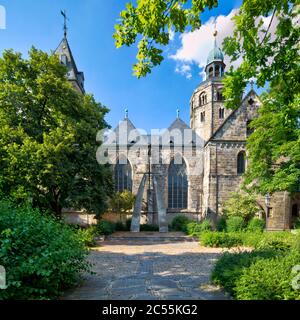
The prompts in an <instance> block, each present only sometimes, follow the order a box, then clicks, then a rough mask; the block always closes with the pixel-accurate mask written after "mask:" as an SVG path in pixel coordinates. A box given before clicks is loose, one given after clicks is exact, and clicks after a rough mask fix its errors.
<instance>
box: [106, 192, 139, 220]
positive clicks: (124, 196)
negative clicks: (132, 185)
mask: <svg viewBox="0 0 300 320" xmlns="http://www.w3.org/2000/svg"><path fill="white" fill-rule="evenodd" d="M134 202H135V195H134V194H133V193H132V192H130V191H128V190H124V191H122V192H116V193H115V194H114V195H113V197H112V198H111V200H110V209H111V210H112V211H113V212H118V213H122V214H123V213H127V212H128V211H130V210H132V208H133V205H134Z"/></svg>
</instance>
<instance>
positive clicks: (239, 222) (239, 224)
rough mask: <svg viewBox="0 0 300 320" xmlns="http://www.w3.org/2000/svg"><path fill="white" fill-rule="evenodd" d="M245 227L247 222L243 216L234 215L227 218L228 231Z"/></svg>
mask: <svg viewBox="0 0 300 320" xmlns="http://www.w3.org/2000/svg"><path fill="white" fill-rule="evenodd" d="M244 227H245V222H244V219H243V218H242V217H238V216H232V217H230V218H228V219H227V220H226V231H227V232H235V231H242V230H243V228H244Z"/></svg>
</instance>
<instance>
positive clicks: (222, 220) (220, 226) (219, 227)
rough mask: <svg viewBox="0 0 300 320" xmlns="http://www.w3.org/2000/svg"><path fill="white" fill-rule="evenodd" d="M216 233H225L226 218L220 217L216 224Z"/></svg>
mask: <svg viewBox="0 0 300 320" xmlns="http://www.w3.org/2000/svg"><path fill="white" fill-rule="evenodd" d="M217 231H220V232H222V231H226V217H224V216H221V217H220V218H219V220H218V222H217Z"/></svg>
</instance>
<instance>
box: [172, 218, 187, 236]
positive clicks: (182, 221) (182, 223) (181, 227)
mask: <svg viewBox="0 0 300 320" xmlns="http://www.w3.org/2000/svg"><path fill="white" fill-rule="evenodd" d="M189 222H191V220H190V219H189V218H188V217H186V216H183V215H180V216H177V217H175V218H174V219H173V220H172V223H171V227H172V230H174V231H182V232H186V231H187V224H188V223H189Z"/></svg>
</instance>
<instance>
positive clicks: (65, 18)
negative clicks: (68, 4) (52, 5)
mask: <svg viewBox="0 0 300 320" xmlns="http://www.w3.org/2000/svg"><path fill="white" fill-rule="evenodd" d="M60 13H61V15H62V16H63V17H64V37H65V38H67V34H68V26H67V20H68V17H67V12H66V10H61V11H60Z"/></svg>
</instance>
